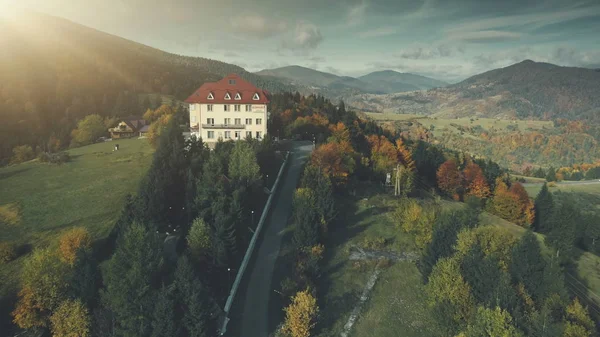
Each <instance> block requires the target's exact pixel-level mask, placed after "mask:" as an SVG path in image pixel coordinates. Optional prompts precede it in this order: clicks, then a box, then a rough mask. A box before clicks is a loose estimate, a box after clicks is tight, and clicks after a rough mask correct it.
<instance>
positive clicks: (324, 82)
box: [255, 65, 448, 97]
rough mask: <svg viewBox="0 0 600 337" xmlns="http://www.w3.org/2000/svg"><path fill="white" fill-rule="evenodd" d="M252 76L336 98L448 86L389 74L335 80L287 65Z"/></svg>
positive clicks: (417, 77) (329, 75) (340, 77)
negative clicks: (277, 80) (304, 87)
mask: <svg viewBox="0 0 600 337" xmlns="http://www.w3.org/2000/svg"><path fill="white" fill-rule="evenodd" d="M255 74H258V75H261V76H274V77H277V78H280V79H282V80H286V81H288V82H287V83H295V84H302V85H304V86H309V87H312V88H313V89H320V90H321V92H318V93H321V94H324V95H337V96H339V97H343V96H346V95H348V94H350V95H351V94H358V93H376V94H384V93H395V92H405V91H413V90H421V89H430V88H433V87H437V86H445V85H447V84H448V83H446V82H443V81H439V80H436V79H432V78H429V77H425V76H421V75H416V74H411V73H399V72H396V71H393V70H383V71H376V72H372V73H369V74H366V75H363V76H360V77H351V76H339V75H335V74H332V73H327V72H324V71H320V70H316V69H312V68H307V67H303V66H299V65H291V66H285V67H280V68H274V69H263V70H261V71H258V72H256V73H255Z"/></svg>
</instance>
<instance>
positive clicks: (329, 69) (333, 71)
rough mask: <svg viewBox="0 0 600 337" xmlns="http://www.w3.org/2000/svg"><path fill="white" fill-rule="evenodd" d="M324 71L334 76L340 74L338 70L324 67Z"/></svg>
mask: <svg viewBox="0 0 600 337" xmlns="http://www.w3.org/2000/svg"><path fill="white" fill-rule="evenodd" d="M325 70H326V71H328V72H330V73H332V74H335V75H339V74H340V70H339V69H337V68H334V67H325Z"/></svg>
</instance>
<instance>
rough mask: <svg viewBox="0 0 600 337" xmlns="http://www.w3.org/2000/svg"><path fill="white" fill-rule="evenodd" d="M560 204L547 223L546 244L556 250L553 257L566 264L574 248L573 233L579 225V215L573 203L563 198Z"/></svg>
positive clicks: (569, 199)
mask: <svg viewBox="0 0 600 337" xmlns="http://www.w3.org/2000/svg"><path fill="white" fill-rule="evenodd" d="M561 199H562V204H560V205H558V206H556V207H554V210H553V212H552V218H551V219H550V221H549V230H548V234H547V235H546V242H548V243H549V245H550V246H552V247H553V248H554V249H555V250H556V253H555V254H556V255H555V257H557V258H559V260H560V261H562V262H568V261H569V260H570V259H571V257H572V254H573V249H574V248H575V235H576V234H575V231H576V229H577V227H576V226H577V225H579V224H580V223H581V213H580V212H579V209H578V208H577V206H576V205H575V201H574V200H572V199H571V198H568V197H563V198H561Z"/></svg>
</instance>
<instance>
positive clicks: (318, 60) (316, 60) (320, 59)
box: [308, 56, 325, 63]
mask: <svg viewBox="0 0 600 337" xmlns="http://www.w3.org/2000/svg"><path fill="white" fill-rule="evenodd" d="M308 60H309V61H311V62H314V63H321V62H325V58H324V57H322V56H311V57H309V58H308Z"/></svg>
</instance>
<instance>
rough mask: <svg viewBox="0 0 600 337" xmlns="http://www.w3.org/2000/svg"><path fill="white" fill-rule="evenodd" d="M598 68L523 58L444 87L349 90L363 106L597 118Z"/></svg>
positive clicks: (523, 116) (403, 110)
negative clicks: (367, 91)
mask: <svg viewBox="0 0 600 337" xmlns="http://www.w3.org/2000/svg"><path fill="white" fill-rule="evenodd" d="M599 88H600V73H598V72H597V71H596V70H594V69H589V68H579V67H563V66H558V65H554V64H551V63H544V62H535V61H532V60H524V61H521V62H518V63H515V64H512V65H510V66H507V67H504V68H498V69H493V70H490V71H487V72H484V73H481V74H477V75H474V76H471V77H469V78H467V79H465V80H463V81H461V82H459V83H455V84H451V85H449V86H447V87H444V88H435V89H429V90H425V91H423V90H421V91H413V92H407V93H401V94H389V95H368V94H367V95H364V94H363V95H354V96H352V97H350V98H349V99H348V104H349V105H351V106H354V107H356V108H359V109H363V110H366V111H383V112H395V113H411V114H413V113H414V114H422V115H434V114H435V115H436V116H444V117H451V118H454V117H471V116H479V117H495V118H518V119H541V120H555V119H558V118H566V119H586V120H598V119H599V118H600V116H598V112H600V89H599Z"/></svg>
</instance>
